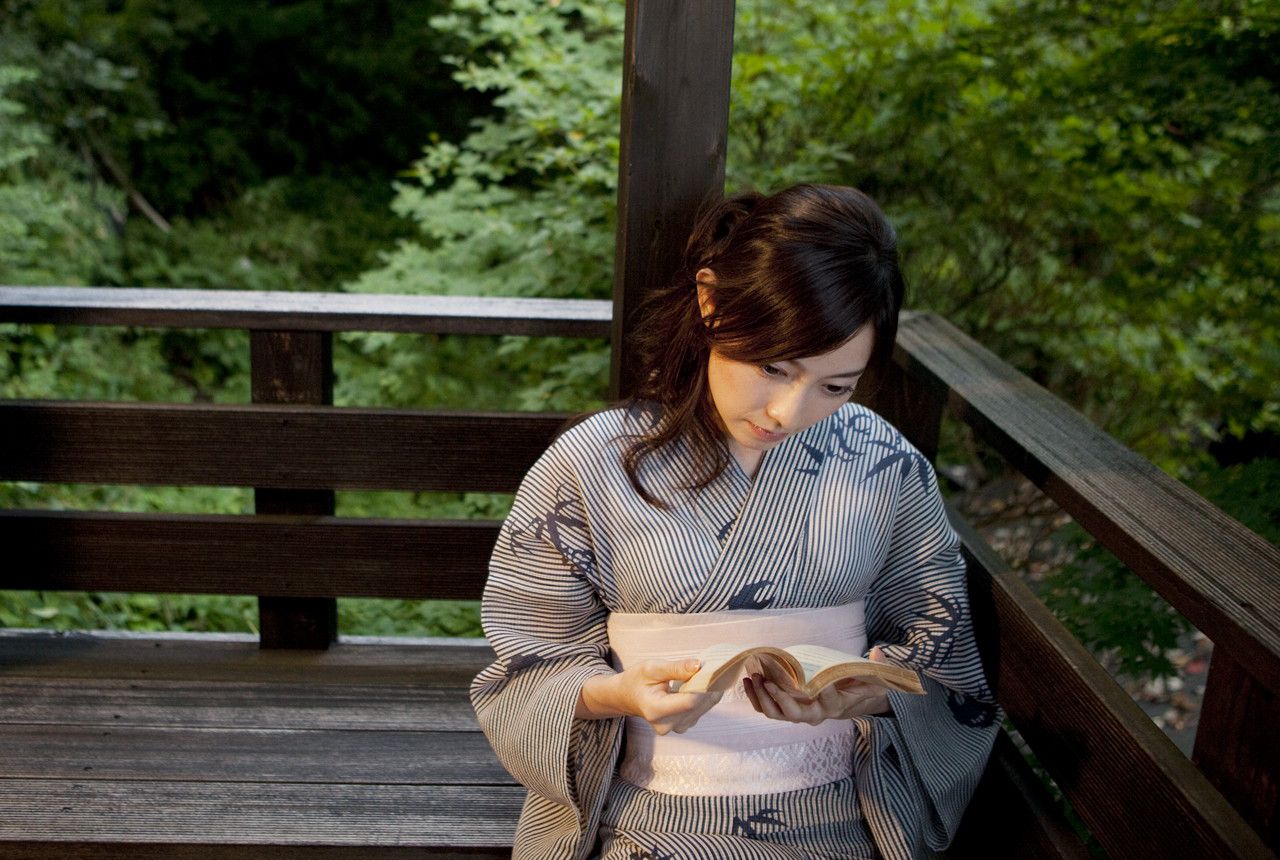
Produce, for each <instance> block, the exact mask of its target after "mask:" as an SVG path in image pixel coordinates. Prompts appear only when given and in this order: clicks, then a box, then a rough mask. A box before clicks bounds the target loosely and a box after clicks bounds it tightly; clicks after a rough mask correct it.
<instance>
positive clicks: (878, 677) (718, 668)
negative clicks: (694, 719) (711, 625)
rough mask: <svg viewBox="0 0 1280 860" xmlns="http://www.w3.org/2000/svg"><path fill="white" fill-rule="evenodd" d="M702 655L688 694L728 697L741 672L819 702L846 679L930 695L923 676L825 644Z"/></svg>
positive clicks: (683, 688)
mask: <svg viewBox="0 0 1280 860" xmlns="http://www.w3.org/2000/svg"><path fill="white" fill-rule="evenodd" d="M698 656H699V658H700V659H701V660H702V668H700V669H699V670H698V673H697V674H696V675H694V676H693V677H692V678H690V679H689V680H688V681H685V682H684V683H683V684H681V685H680V686H679V691H680V692H682V693H702V692H706V691H711V692H720V693H722V692H725V691H727V690H728V689H729V688H730V687H732V686H734V685H735V684H736V683H737V681H738V678H740V677H741V676H742V673H741V672H739V671H738V669H739V668H743V669H745V670H746V673H747V674H754V673H756V672H759V673H760V674H762V675H764V677H765V678H767V679H768V680H770V681H772V682H773V683H775V684H777V685H778V686H779V687H781V688H783V689H784V690H788V691H790V692H792V693H794V694H797V695H799V696H804V697H808V698H810V699H813V698H817V695H818V693H820V692H821V691H822V689H823V688H824V687H826V686H828V685H830V684H834V683H836V682H837V681H843V680H845V679H846V678H853V679H856V680H859V681H864V682H866V683H868V684H876V685H878V686H881V687H888V688H889V689H891V690H901V691H902V692H904V693H919V694H923V693H924V686H923V685H922V684H921V683H920V675H919V674H917V673H916V671H915V670H914V669H908V668H906V667H905V666H897V665H894V664H892V663H877V662H875V661H873V660H868V659H867V658H866V657H858V656H856V655H854V654H846V653H845V652H843V651H837V650H835V649H834V648H824V647H822V646H821V645H791V646H788V647H786V648H775V647H773V646H771V645H755V646H749V645H726V644H722V645H712V646H711V647H710V648H708V649H706V650H705V651H703V652H702V653H701V654H700V655H698ZM672 686H673V687H675V684H672Z"/></svg>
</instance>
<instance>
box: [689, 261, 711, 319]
mask: <svg viewBox="0 0 1280 860" xmlns="http://www.w3.org/2000/svg"><path fill="white" fill-rule="evenodd" d="M694 279H695V280H696V282H697V285H698V309H699V311H700V312H701V313H702V318H703V319H706V318H707V317H709V316H711V315H712V314H713V313H715V309H716V307H715V302H714V301H713V300H712V298H711V287H714V286H715V285H716V273H715V272H713V271H711V270H710V269H699V270H698V274H697V275H695V276H694Z"/></svg>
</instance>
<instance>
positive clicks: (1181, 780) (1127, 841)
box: [951, 513, 1275, 858]
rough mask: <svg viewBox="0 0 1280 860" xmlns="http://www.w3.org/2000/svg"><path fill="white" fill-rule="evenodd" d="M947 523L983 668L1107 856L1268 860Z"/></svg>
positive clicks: (1008, 574) (1013, 583)
mask: <svg viewBox="0 0 1280 860" xmlns="http://www.w3.org/2000/svg"><path fill="white" fill-rule="evenodd" d="M951 520H952V524H953V525H954V526H955V528H956V530H957V532H959V533H960V536H961V539H962V540H963V542H964V553H965V557H966V560H967V561H968V563H969V569H970V592H971V595H972V602H973V613H974V625H975V628H976V630H977V631H978V634H979V647H980V648H981V650H982V653H983V655H984V657H985V658H987V659H986V661H985V662H986V670H987V677H988V679H989V681H990V683H991V684H992V685H993V687H994V688H995V691H996V694H997V696H998V699H999V701H1000V704H1001V706H1002V707H1004V709H1005V711H1006V712H1007V714H1008V716H1009V718H1010V719H1011V720H1012V721H1013V724H1014V726H1016V727H1017V729H1018V731H1019V732H1020V733H1021V734H1022V736H1023V737H1024V738H1025V739H1026V740H1027V743H1028V744H1030V746H1031V748H1032V750H1033V751H1034V752H1035V754H1036V757H1037V758H1038V759H1039V761H1040V763H1041V764H1042V765H1043V766H1044V768H1045V769H1046V770H1047V771H1048V772H1049V774H1050V775H1051V776H1052V777H1053V779H1054V782H1055V783H1056V784H1057V785H1058V787H1059V788H1060V789H1061V790H1062V792H1063V794H1064V795H1065V796H1066V798H1067V800H1068V801H1069V802H1070V803H1071V805H1072V808H1073V809H1074V810H1075V812H1076V813H1077V814H1078V815H1079V816H1080V818H1081V819H1082V820H1083V821H1084V822H1085V824H1086V825H1087V826H1088V828H1089V830H1090V832H1091V833H1092V834H1093V835H1094V836H1095V838H1096V839H1097V840H1098V842H1099V844H1101V845H1102V847H1103V848H1104V849H1105V850H1106V851H1107V852H1108V854H1109V855H1110V856H1112V857H1198V858H1199V857H1204V858H1209V857H1232V858H1268V857H1274V856H1275V855H1274V854H1273V853H1272V852H1271V851H1270V850H1268V848H1267V847H1266V845H1265V844H1264V843H1263V841H1262V840H1261V839H1260V838H1259V836H1258V834H1257V833H1255V832H1254V830H1253V829H1252V828H1251V827H1250V826H1249V824H1248V823H1246V821H1245V820H1244V818H1242V817H1241V815H1240V813H1239V812H1237V811H1236V810H1235V809H1234V808H1233V807H1232V806H1231V805H1230V804H1229V803H1228V802H1227V800H1226V799H1225V798H1224V797H1223V796H1222V795H1221V794H1220V793H1219V792H1218V791H1217V790H1216V789H1215V788H1214V787H1213V785H1212V784H1210V782H1209V780H1208V779H1207V778H1206V777H1205V776H1204V775H1203V774H1202V773H1201V772H1200V771H1199V770H1197V769H1196V767H1195V765H1193V764H1192V763H1191V762H1190V761H1188V760H1187V758H1186V756H1184V755H1183V754H1182V753H1181V751H1179V750H1178V748H1177V747H1175V746H1174V745H1173V743H1172V741H1170V740H1169V739H1168V737H1166V736H1165V735H1164V733H1163V732H1161V731H1160V730H1159V729H1158V728H1156V726H1155V724H1154V723H1152V722H1151V719H1150V718H1149V717H1148V716H1147V715H1146V714H1145V713H1144V712H1143V711H1142V710H1141V709H1140V708H1139V707H1138V706H1137V705H1136V704H1135V703H1134V702H1133V700H1132V699H1131V698H1130V697H1129V696H1128V694H1126V693H1125V692H1124V690H1122V689H1121V688H1120V687H1119V685H1117V684H1116V682H1115V681H1114V680H1112V678H1111V676H1110V675H1108V674H1107V672H1106V670H1104V669H1103V668H1102V666H1100V665H1099V664H1098V662H1097V661H1096V660H1095V659H1094V658H1093V656H1092V655H1091V654H1090V653H1089V652H1088V651H1087V650H1086V649H1085V647H1084V646H1083V645H1082V644H1080V642H1079V640H1077V639H1076V638H1075V637H1074V636H1072V635H1071V634H1070V633H1069V632H1068V631H1067V629H1066V628H1065V627H1064V626H1063V625H1062V623H1061V622H1059V621H1058V620H1057V619H1056V618H1055V617H1054V616H1053V614H1052V613H1051V612H1050V611H1049V610H1048V608H1047V607H1045V605H1044V604H1043V603H1041V602H1040V601H1039V600H1038V599H1037V598H1036V597H1035V596H1034V595H1033V594H1032V593H1031V590H1030V589H1029V588H1028V587H1027V586H1026V585H1025V584H1024V583H1023V582H1022V581H1021V580H1020V579H1018V577H1017V576H1016V575H1015V574H1014V573H1013V572H1012V571H1011V570H1009V568H1008V566H1007V565H1006V564H1005V563H1004V562H1003V561H1002V560H1001V559H1000V557H999V556H998V555H996V553H995V552H994V551H993V550H992V549H991V548H990V547H989V546H988V545H987V544H986V542H985V541H984V540H983V539H982V537H981V536H980V535H978V534H977V532H976V531H975V530H974V529H973V528H972V527H971V526H969V525H968V524H966V523H965V522H964V521H963V520H962V519H961V518H960V517H958V516H957V515H955V514H954V513H952V516H951Z"/></svg>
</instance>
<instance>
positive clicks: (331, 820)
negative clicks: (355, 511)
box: [0, 630, 524, 858]
mask: <svg viewBox="0 0 1280 860" xmlns="http://www.w3.org/2000/svg"><path fill="white" fill-rule="evenodd" d="M491 654H492V652H491V651H490V650H489V648H488V646H487V645H485V644H484V643H483V642H480V643H478V644H477V643H476V642H474V641H473V640H457V639H428V640H403V639H396V640H392V639H361V638H359V637H352V638H348V639H344V640H343V642H342V643H341V644H338V645H335V646H333V647H332V648H331V649H329V650H328V651H289V650H263V649H261V648H260V647H259V645H258V640H257V638H256V637H252V636H248V635H245V636H239V635H207V636H202V635H183V634H157V635H142V634H89V633H71V634H65V635H64V634H56V633H37V632H33V631H25V632H22V631H10V630H0V857H23V858H28V857H29V858H44V857H58V858H66V857H95V858H97V857H130V858H134V857H165V858H170V857H172V858H185V857H201V858H214V857H217V858H221V857H261V856H264V855H266V854H267V853H268V852H269V853H270V856H272V857H273V858H275V857H279V858H291V857H304V856H305V857H307V858H312V857H361V858H364V857H390V856H395V857H403V856H414V857H451V856H458V855H465V856H468V857H477V856H478V857H509V856H510V851H511V849H510V845H511V838H512V835H513V832H514V828H515V821H516V818H517V817H518V814H519V809H520V804H521V802H522V800H523V797H524V790H523V789H522V788H520V787H519V786H517V785H516V784H515V783H514V782H513V781H512V779H511V777H510V776H509V775H508V774H507V773H506V771H504V770H503V769H502V767H501V766H500V765H499V764H498V761H497V759H496V758H495V757H494V755H493V752H492V751H491V750H490V748H489V745H488V743H487V742H486V741H485V738H484V736H483V735H482V734H481V733H480V731H479V727H478V726H477V724H476V720H475V716H474V714H473V713H472V710H471V706H470V703H469V702H468V700H467V695H466V688H467V684H468V683H469V682H470V680H471V678H472V677H473V676H474V675H475V673H476V672H477V671H479V669H480V668H481V667H482V666H483V665H484V664H485V663H487V662H488V661H489V660H490V659H491ZM33 809H34V810H42V812H40V813H38V814H35V815H33V813H32V810H33Z"/></svg>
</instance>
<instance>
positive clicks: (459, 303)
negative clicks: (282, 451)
mask: <svg viewBox="0 0 1280 860" xmlns="http://www.w3.org/2000/svg"><path fill="white" fill-rule="evenodd" d="M611 317H612V308H611V305H610V303H609V302H608V301H606V300H603V299H522V298H499V297H493V296H405V295H380V294H366V293H302V292H281V291H270V290H261V291H259V290H253V291H249V290H177V289H173V290H171V289H136V288H127V287H53V286H51V287H11V286H0V320H4V321H6V322H27V323H53V324H60V325H127V326H165V327H173V328H238V329H261V330H282V329H283V330H294V331H392V332H420V333H438V334H519V335H559V336H562V337H594V338H607V337H609V336H610V332H611V328H612V326H611V322H610V320H611Z"/></svg>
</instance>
